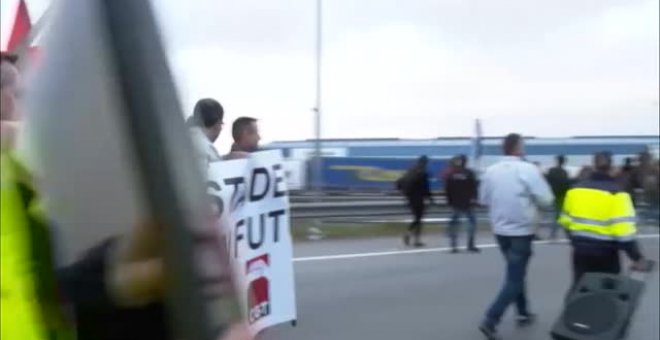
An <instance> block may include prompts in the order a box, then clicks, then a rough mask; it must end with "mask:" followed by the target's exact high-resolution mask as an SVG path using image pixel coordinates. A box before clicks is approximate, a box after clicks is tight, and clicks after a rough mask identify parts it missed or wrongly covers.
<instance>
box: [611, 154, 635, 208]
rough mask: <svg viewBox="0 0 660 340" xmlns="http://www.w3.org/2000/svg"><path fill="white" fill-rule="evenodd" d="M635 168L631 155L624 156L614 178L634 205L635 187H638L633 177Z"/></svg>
mask: <svg viewBox="0 0 660 340" xmlns="http://www.w3.org/2000/svg"><path fill="white" fill-rule="evenodd" d="M635 168H636V167H635V166H634V165H633V159H632V157H626V158H625V159H624V163H623V166H622V167H621V169H619V172H618V173H617V175H616V179H617V182H619V185H620V186H621V187H622V188H623V190H625V191H626V192H627V193H628V194H629V195H630V199H631V200H632V202H633V205H634V206H635V207H636V206H637V200H636V197H635V196H636V195H635V189H636V188H637V187H639V184H637V183H636V182H637V181H636V180H635V177H634V173H635Z"/></svg>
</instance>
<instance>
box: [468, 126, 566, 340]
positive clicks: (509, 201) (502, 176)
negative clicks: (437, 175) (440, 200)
mask: <svg viewBox="0 0 660 340" xmlns="http://www.w3.org/2000/svg"><path fill="white" fill-rule="evenodd" d="M503 150H504V154H505V155H506V156H505V157H504V158H503V159H502V160H501V161H500V162H498V163H496V164H495V165H493V166H491V167H490V168H488V170H487V171H486V173H485V174H484V176H483V178H482V181H481V186H480V190H479V201H480V203H481V204H483V205H484V206H487V207H488V209H489V215H490V221H491V224H492V228H493V232H494V233H495V236H496V238H497V243H498V244H499V247H500V251H501V252H502V255H503V256H504V259H505V261H506V275H505V279H504V283H503V285H502V288H501V289H500V292H499V294H498V295H497V297H496V298H495V301H493V302H492V304H491V306H490V307H489V308H488V310H487V311H486V314H485V317H484V320H483V321H482V323H481V324H480V326H479V330H480V331H481V332H482V333H483V334H484V335H485V336H486V337H487V338H488V339H489V340H496V339H500V337H499V335H498V333H497V329H496V327H497V325H498V323H499V322H500V319H501V318H502V315H504V312H505V311H506V309H507V307H508V306H509V305H510V304H514V303H515V305H516V309H517V314H518V318H517V321H518V324H519V325H521V326H524V325H529V324H531V323H533V322H534V321H535V318H536V316H535V315H534V314H533V313H531V312H530V310H529V306H528V300H527V294H526V288H525V277H526V275H527V265H528V263H529V260H530V258H531V256H532V240H533V237H534V225H535V221H536V220H537V216H538V208H539V207H540V206H541V207H542V206H548V207H549V206H551V205H552V203H553V201H554V196H553V194H552V191H551V189H550V186H549V185H548V183H547V182H546V180H545V178H543V175H542V173H541V172H540V171H539V170H538V168H536V166H534V165H533V164H531V163H529V162H526V161H524V160H523V158H522V157H523V155H524V146H523V140H522V137H521V136H520V135H518V134H510V135H508V136H506V138H505V139H504V142H503Z"/></svg>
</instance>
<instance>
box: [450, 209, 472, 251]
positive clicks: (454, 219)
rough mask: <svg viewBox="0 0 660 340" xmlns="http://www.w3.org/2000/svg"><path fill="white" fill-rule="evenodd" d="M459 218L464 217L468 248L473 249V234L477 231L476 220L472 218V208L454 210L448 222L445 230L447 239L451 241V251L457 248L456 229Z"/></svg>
mask: <svg viewBox="0 0 660 340" xmlns="http://www.w3.org/2000/svg"><path fill="white" fill-rule="evenodd" d="M461 216H465V217H466V218H467V220H468V230H467V231H468V248H470V249H471V248H474V233H475V232H476V230H477V219H476V217H475V216H474V211H472V208H467V209H458V208H454V211H453V213H452V215H451V220H450V221H449V228H448V229H447V231H448V234H449V239H450V240H451V247H452V248H453V249H456V248H457V247H458V227H459V225H460V219H461Z"/></svg>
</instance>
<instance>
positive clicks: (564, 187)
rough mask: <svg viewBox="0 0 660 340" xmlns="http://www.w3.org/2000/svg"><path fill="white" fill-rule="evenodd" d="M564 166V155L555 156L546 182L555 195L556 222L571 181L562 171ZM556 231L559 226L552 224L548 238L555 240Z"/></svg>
mask: <svg viewBox="0 0 660 340" xmlns="http://www.w3.org/2000/svg"><path fill="white" fill-rule="evenodd" d="M565 164H566V157H565V156H564V155H559V156H557V165H556V166H554V167H553V168H551V169H550V170H549V171H548V175H547V180H548V184H550V188H551V189H552V193H553V194H554V195H555V219H554V221H557V219H558V218H559V212H560V211H561V208H562V207H563V206H564V198H565V197H566V193H567V192H568V189H570V188H571V179H570V177H569V176H568V172H567V171H566V169H564V165H565ZM557 229H559V224H558V223H556V222H553V223H552V229H551V231H550V238H551V239H556V238H557Z"/></svg>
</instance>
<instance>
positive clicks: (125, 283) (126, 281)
mask: <svg viewBox="0 0 660 340" xmlns="http://www.w3.org/2000/svg"><path fill="white" fill-rule="evenodd" d="M16 63H17V58H16V57H15V56H13V55H7V54H4V53H3V54H2V60H1V63H0V71H1V72H0V94H1V104H2V105H1V112H0V113H1V119H0V123H1V124H0V127H1V128H2V131H1V136H2V149H1V151H2V187H1V189H2V200H1V203H2V248H1V250H2V255H1V259H2V265H1V269H2V275H1V278H2V300H1V301H2V311H3V313H2V328H1V332H2V333H1V336H0V337H1V338H3V339H5V338H6V339H173V338H174V334H173V333H172V331H173V327H172V322H171V319H170V317H169V315H168V310H167V308H166V303H165V300H166V296H167V295H168V293H167V292H168V288H167V287H168V285H167V281H168V280H167V277H168V274H167V272H168V269H167V266H166V264H165V263H164V255H163V248H164V246H163V242H164V237H163V235H162V231H163V228H162V226H159V225H158V224H157V223H151V222H145V223H141V224H140V225H136V226H134V227H133V228H131V230H130V231H129V232H128V233H126V234H121V235H114V236H112V237H110V238H108V239H104V240H100V241H99V242H98V243H97V244H96V245H94V246H92V247H91V248H89V249H88V250H87V251H86V252H84V253H83V254H82V256H80V257H79V258H78V259H77V260H76V261H74V262H73V263H71V264H66V265H65V266H59V267H57V266H56V263H57V261H56V259H55V258H54V257H55V255H54V252H53V248H54V247H55V246H56V245H54V242H53V237H52V236H53V235H52V234H53V230H52V228H51V227H52V226H51V225H50V219H49V218H48V217H47V216H45V215H44V214H43V213H42V211H41V209H39V206H41V201H42V195H41V192H40V190H39V187H38V186H37V185H36V182H37V181H36V180H35V179H34V178H33V177H32V174H31V172H30V171H29V169H27V168H26V167H25V166H24V165H23V163H22V162H21V159H20V157H17V152H16V141H17V140H18V137H19V133H20V131H21V125H22V123H23V121H24V113H23V112H22V111H21V110H20V105H19V96H20V94H21V93H22V92H23V84H22V81H21V75H20V73H19V71H18V69H17V67H16ZM223 118H224V110H223V108H222V106H221V105H220V103H218V102H217V101H215V100H213V99H202V100H200V101H199V102H198V103H197V105H196V106H195V108H194V113H193V114H192V116H191V117H190V118H189V119H188V120H187V125H188V128H189V129H190V133H191V134H192V136H193V142H194V148H195V150H196V153H197V154H198V155H199V158H200V161H202V162H203V163H206V164H208V163H209V162H213V161H221V160H226V159H237V158H245V157H247V155H248V154H249V153H250V152H253V151H256V150H257V149H258V145H259V139H260V137H259V131H258V127H257V120H256V119H254V118H249V117H242V118H238V119H236V121H234V123H233V126H232V137H233V139H234V144H233V145H232V146H231V148H230V149H229V152H228V153H227V154H226V155H225V156H220V154H219V153H218V151H217V150H216V149H215V146H214V144H213V143H214V142H215V141H216V139H217V138H218V136H219V135H220V132H221V130H222V125H223ZM182 133H185V131H184V132H182ZM45 175H47V174H45ZM218 244H220V245H222V244H224V243H222V242H218ZM220 248H221V247H220ZM225 258H226V259H228V255H226V254H225ZM220 262H221V264H222V265H224V266H225V267H226V268H225V270H224V273H225V274H223V275H220V276H218V277H217V280H219V281H218V282H214V284H217V286H214V288H217V289H218V292H217V293H218V294H219V295H218V296H221V297H223V298H224V299H229V300H232V301H234V298H235V295H234V293H233V286H234V284H233V282H232V278H231V277H230V275H229V274H228V273H229V272H230V270H229V268H228V266H229V262H228V261H220ZM202 275H203V274H202ZM204 279H206V277H204ZM234 302H235V301H234ZM232 306H234V307H236V303H233V304H232ZM232 309H233V311H232V312H230V313H229V316H228V317H229V319H230V320H227V324H226V325H225V326H226V328H223V329H225V330H226V331H224V332H222V333H223V334H220V335H219V337H218V339H223V340H247V339H251V338H252V335H251V334H250V332H249V330H248V327H247V325H246V323H245V322H244V318H243V317H241V316H240V314H239V312H238V308H232Z"/></svg>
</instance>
